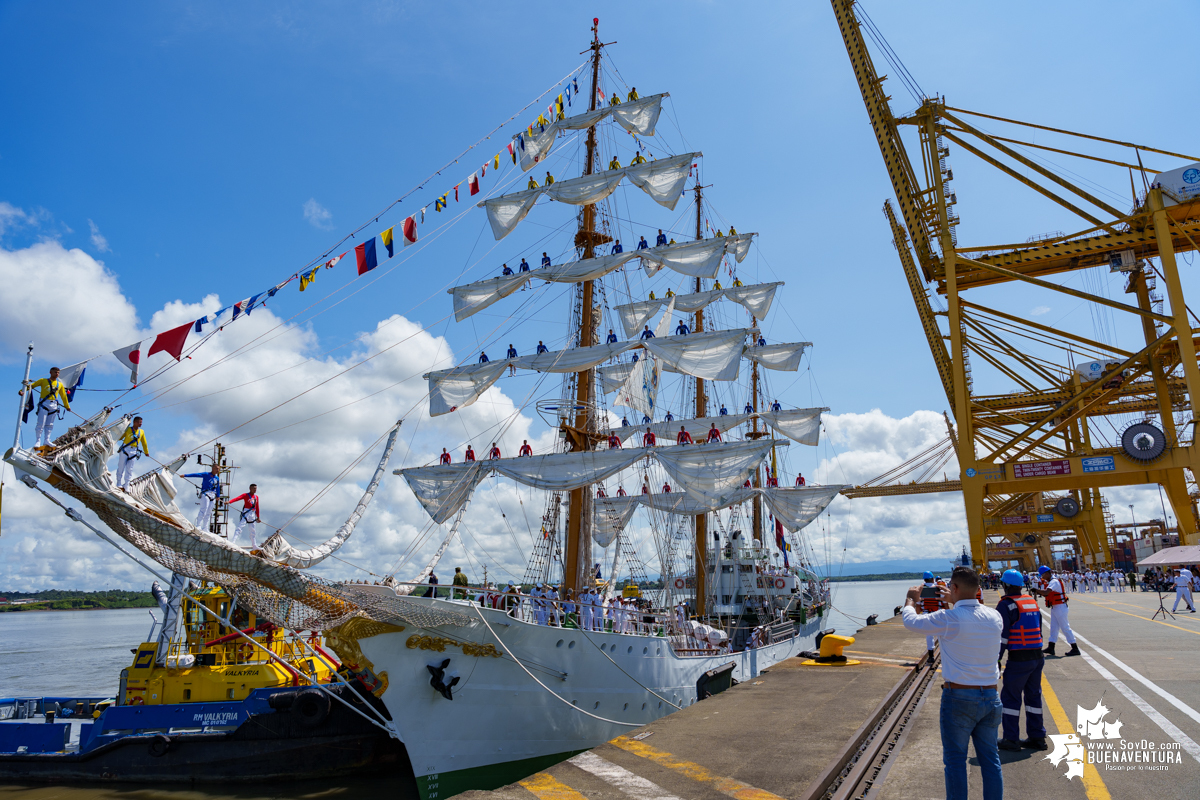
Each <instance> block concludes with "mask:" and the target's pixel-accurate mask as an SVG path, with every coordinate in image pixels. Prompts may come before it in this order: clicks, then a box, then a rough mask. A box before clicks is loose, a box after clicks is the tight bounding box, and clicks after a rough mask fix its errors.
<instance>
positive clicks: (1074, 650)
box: [1029, 564, 1080, 656]
mask: <svg viewBox="0 0 1200 800" xmlns="http://www.w3.org/2000/svg"><path fill="white" fill-rule="evenodd" d="M1038 575H1039V576H1040V577H1041V579H1042V586H1043V587H1045V588H1042V589H1035V588H1031V589H1030V590H1029V591H1031V592H1033V593H1034V594H1040V595H1042V596H1043V597H1045V598H1046V606H1047V607H1048V608H1049V609H1050V643H1049V644H1047V645H1046V649H1045V650H1043V651H1042V652H1043V653H1046V654H1047V655H1051V656H1052V655H1056V653H1055V652H1054V645H1055V644H1056V643H1057V642H1058V632H1059V631H1060V630H1061V631H1062V632H1063V633H1064V634H1066V636H1067V642H1068V643H1069V644H1070V645H1071V649H1070V650H1068V651H1067V652H1066V653H1064V655H1068V656H1077V655H1080V652H1079V645H1078V644H1076V642H1075V632H1074V631H1072V630H1071V623H1070V620H1069V619H1068V617H1067V614H1068V611H1067V582H1066V581H1065V580H1063V579H1062V578H1056V577H1054V573H1053V572H1051V571H1050V568H1049V567H1047V566H1046V565H1045V564H1043V565H1042V566H1040V567H1038Z"/></svg>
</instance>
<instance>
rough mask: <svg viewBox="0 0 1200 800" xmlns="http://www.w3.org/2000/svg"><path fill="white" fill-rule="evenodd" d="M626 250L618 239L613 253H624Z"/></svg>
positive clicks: (613, 247)
mask: <svg viewBox="0 0 1200 800" xmlns="http://www.w3.org/2000/svg"><path fill="white" fill-rule="evenodd" d="M624 252H625V248H624V247H622V246H621V240H620V239H617V243H616V244H614V245H613V246H612V254H613V255H614V256H615V255H616V254H617V253H624Z"/></svg>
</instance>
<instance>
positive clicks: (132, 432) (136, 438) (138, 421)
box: [117, 417, 150, 489]
mask: <svg viewBox="0 0 1200 800" xmlns="http://www.w3.org/2000/svg"><path fill="white" fill-rule="evenodd" d="M117 454H118V455H117V488H118V489H124V488H125V487H126V486H128V485H129V477H130V475H131V474H132V473H133V462H135V461H137V460H138V459H139V458H141V457H142V455H143V454H145V455H150V445H149V444H147V442H146V431H145V430H143V428H142V418H141V417H134V418H133V422H132V423H130V425H129V427H128V428H126V429H125V433H124V434H122V436H121V444H120V445H118V447H117Z"/></svg>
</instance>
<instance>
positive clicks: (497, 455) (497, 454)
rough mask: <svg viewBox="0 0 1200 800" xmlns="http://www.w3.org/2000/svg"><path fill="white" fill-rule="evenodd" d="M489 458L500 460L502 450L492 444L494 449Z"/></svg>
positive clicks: (489, 453)
mask: <svg viewBox="0 0 1200 800" xmlns="http://www.w3.org/2000/svg"><path fill="white" fill-rule="evenodd" d="M488 458H500V448H499V447H497V446H496V443H495V442H492V449H491V450H489V451H488Z"/></svg>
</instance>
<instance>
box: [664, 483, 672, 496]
mask: <svg viewBox="0 0 1200 800" xmlns="http://www.w3.org/2000/svg"><path fill="white" fill-rule="evenodd" d="M670 493H671V484H669V483H664V484H663V494H670Z"/></svg>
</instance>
